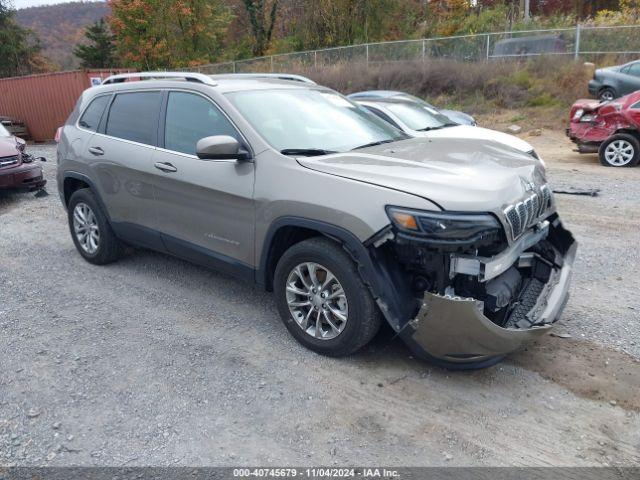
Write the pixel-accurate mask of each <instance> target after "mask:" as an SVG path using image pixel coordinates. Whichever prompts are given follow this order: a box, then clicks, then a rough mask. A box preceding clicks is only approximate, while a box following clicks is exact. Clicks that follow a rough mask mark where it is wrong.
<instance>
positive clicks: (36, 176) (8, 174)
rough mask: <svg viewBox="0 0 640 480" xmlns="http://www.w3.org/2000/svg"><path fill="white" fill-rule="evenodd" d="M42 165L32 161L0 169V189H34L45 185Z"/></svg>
mask: <svg viewBox="0 0 640 480" xmlns="http://www.w3.org/2000/svg"><path fill="white" fill-rule="evenodd" d="M46 183H47V181H46V180H45V179H44V178H43V176H42V167H40V165H34V164H32V163H23V164H21V165H18V166H16V167H12V168H7V169H3V170H0V190H1V189H27V190H36V189H38V188H42V187H44V186H45V184H46Z"/></svg>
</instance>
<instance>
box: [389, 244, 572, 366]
mask: <svg viewBox="0 0 640 480" xmlns="http://www.w3.org/2000/svg"><path fill="white" fill-rule="evenodd" d="M568 238H569V239H570V240H569V242H568V243H569V244H568V245H567V246H566V250H565V253H564V255H562V267H561V268H558V269H557V270H556V271H555V273H554V275H552V276H551V277H550V278H549V281H548V283H547V284H545V285H544V287H543V290H542V292H541V293H540V295H539V297H538V298H537V300H536V301H535V305H534V306H533V308H531V310H529V312H528V313H527V314H526V317H527V322H526V323H530V324H531V326H530V327H529V328H515V327H514V328H505V327H501V326H499V325H497V324H496V323H494V322H492V321H491V320H490V319H489V318H487V317H486V316H485V315H484V314H483V309H482V302H479V301H477V300H475V299H473V298H461V297H457V296H449V295H438V294H433V293H425V295H424V298H423V303H422V307H421V308H420V310H419V312H418V315H417V316H416V317H415V318H414V319H413V320H412V321H410V322H409V323H408V324H407V326H406V327H405V328H404V329H403V330H402V332H401V333H400V336H401V337H402V338H403V340H404V341H405V342H406V343H407V344H408V345H409V347H410V348H411V349H412V350H413V351H414V352H415V353H416V354H417V355H419V356H421V357H423V358H427V359H430V360H434V359H435V360H436V361H440V362H442V363H444V364H445V365H447V366H456V365H458V366H459V367H464V366H465V365H466V366H474V367H478V366H480V367H481V366H486V365H488V364H491V363H492V361H495V360H496V359H500V358H501V357H503V356H504V355H506V354H508V353H510V352H513V351H515V350H517V349H519V348H520V347H521V346H522V345H523V344H525V343H527V342H529V341H531V340H533V339H535V338H537V337H539V336H541V335H543V334H544V333H546V332H547V331H549V330H550V329H551V328H552V327H553V324H554V323H555V322H556V321H557V320H558V319H559V318H560V315H561V314H562V311H563V309H564V306H565V305H566V303H567V300H568V298H569V285H570V283H571V276H572V273H573V264H574V260H575V256H576V250H577V243H576V242H575V240H573V238H572V237H571V236H570V234H569V236H568Z"/></svg>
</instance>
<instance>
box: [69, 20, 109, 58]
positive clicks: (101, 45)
mask: <svg viewBox="0 0 640 480" xmlns="http://www.w3.org/2000/svg"><path fill="white" fill-rule="evenodd" d="M84 36H85V37H86V38H87V40H88V41H89V42H88V43H87V44H86V45H83V44H80V45H76V48H75V49H74V50H73V54H74V55H75V56H76V57H78V58H79V59H80V66H81V67H82V68H109V67H113V66H114V64H115V61H114V55H115V44H114V36H113V35H112V34H111V32H110V31H109V26H108V25H107V22H105V21H104V18H101V19H100V20H98V21H97V22H95V23H94V24H92V25H89V26H88V27H87V28H86V29H85V32H84Z"/></svg>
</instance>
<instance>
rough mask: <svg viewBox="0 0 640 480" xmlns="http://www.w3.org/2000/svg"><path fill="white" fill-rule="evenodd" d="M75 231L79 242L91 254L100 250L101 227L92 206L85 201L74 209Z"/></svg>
mask: <svg viewBox="0 0 640 480" xmlns="http://www.w3.org/2000/svg"><path fill="white" fill-rule="evenodd" d="M73 231H74V233H75V236H76V240H78V244H79V245H80V247H81V248H82V250H84V251H85V252H86V253H88V254H89V255H93V254H94V253H96V252H97V251H98V247H99V246H100V228H99V227H98V220H97V219H96V216H95V214H94V213H93V210H91V207H89V205H87V204H86V203H84V202H80V203H78V204H77V205H76V206H75V208H74V209H73Z"/></svg>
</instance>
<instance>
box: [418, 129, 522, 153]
mask: <svg viewBox="0 0 640 480" xmlns="http://www.w3.org/2000/svg"><path fill="white" fill-rule="evenodd" d="M418 133H419V134H421V136H425V137H428V138H436V137H437V138H469V139H473V140H495V141H496V142H499V143H502V144H504V145H506V146H508V147H511V148H515V149H516V150H520V151H521V152H525V153H529V152H531V151H532V150H533V147H532V146H531V144H530V143H528V142H525V141H524V140H522V139H520V138H518V137H515V136H513V135H509V134H508V133H503V132H498V131H497V130H489V129H488V128H482V127H470V126H468V125H458V126H456V127H447V128H441V129H439V130H431V131H429V132H418Z"/></svg>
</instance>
